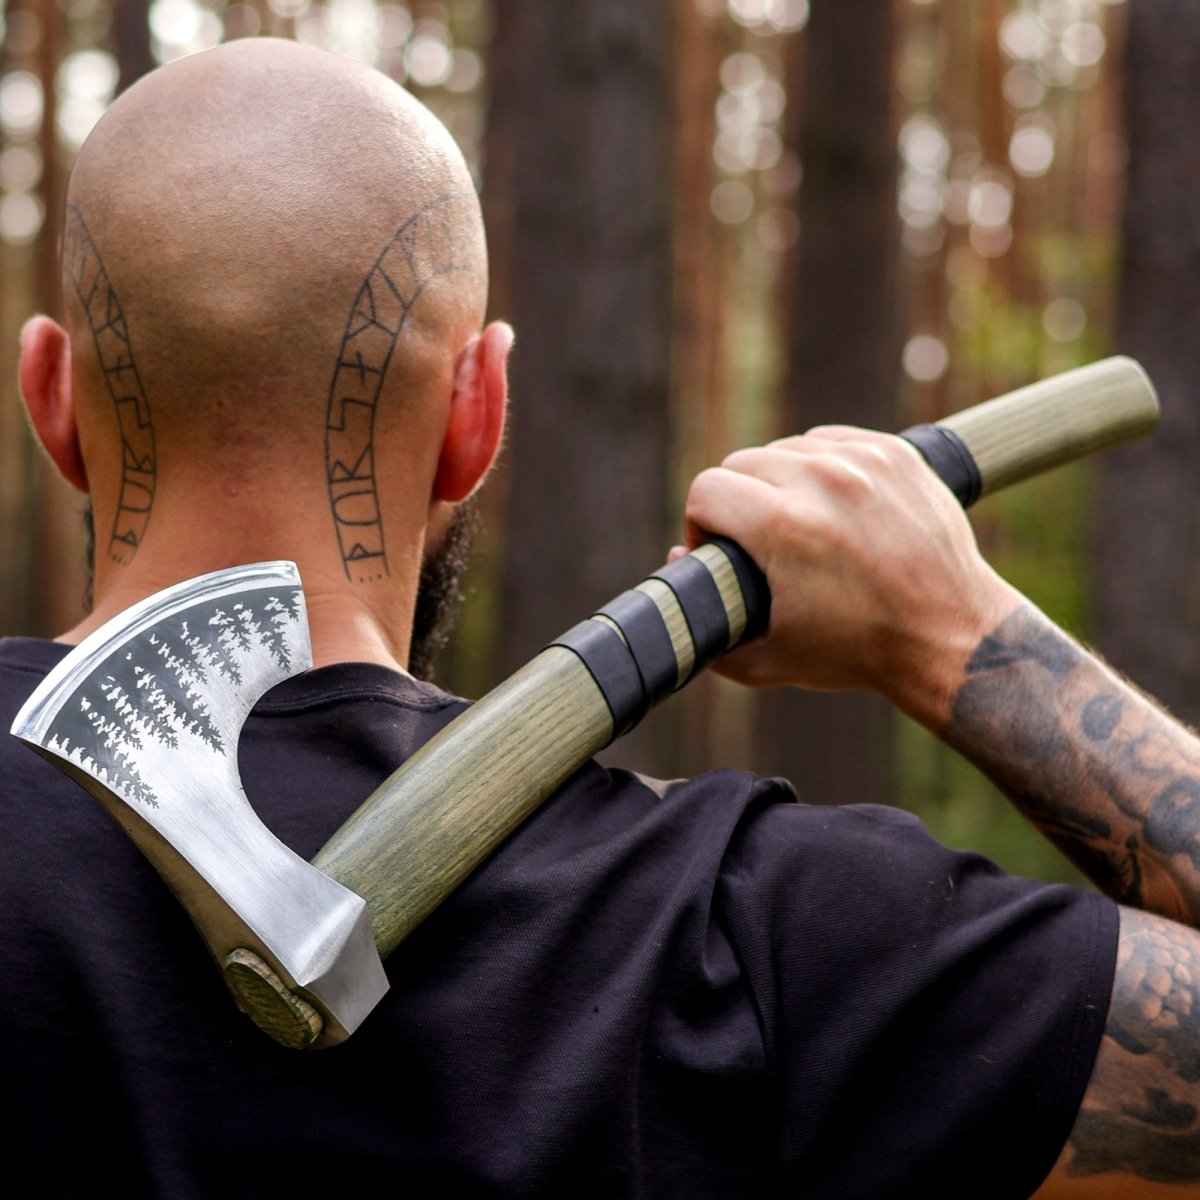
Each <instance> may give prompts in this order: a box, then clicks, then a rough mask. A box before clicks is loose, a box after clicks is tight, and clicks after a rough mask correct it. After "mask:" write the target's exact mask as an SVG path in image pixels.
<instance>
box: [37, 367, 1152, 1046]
mask: <svg viewBox="0 0 1200 1200" xmlns="http://www.w3.org/2000/svg"><path fill="white" fill-rule="evenodd" d="M1157 414H1158V404H1157V400H1156V398H1155V394H1154V389H1153V387H1152V385H1151V383H1150V381H1149V379H1148V378H1147V377H1146V375H1145V373H1144V372H1143V371H1142V369H1141V368H1140V367H1139V366H1138V365H1137V364H1136V363H1135V362H1133V361H1132V360H1130V359H1128V358H1110V359H1106V360H1104V361H1102V362H1098V363H1094V364H1092V365H1091V366H1087V367H1082V368H1080V369H1078V370H1075V371H1069V372H1066V373H1065V374H1062V375H1058V376H1055V377H1053V378H1051V379H1047V380H1044V381H1043V382H1041V383H1036V384H1033V385H1032V386H1030V387H1026V388H1022V389H1021V390H1019V391H1016V392H1013V393H1011V394H1009V395H1006V396H1002V397H999V398H998V399H995V400H992V401H989V402H987V403H985V404H981V405H979V406H977V407H975V408H971V409H968V410H966V411H964V412H961V413H958V414H957V415H955V416H952V417H948V418H947V419H946V420H944V421H940V422H938V423H937V424H935V425H921V426H917V427H915V428H913V429H909V430H907V431H905V433H904V434H903V435H902V436H903V437H905V438H907V439H908V440H909V441H910V442H911V443H912V444H913V445H915V446H916V447H917V448H918V449H919V450H920V451H921V453H922V454H923V455H924V456H925V458H926V459H927V461H928V462H929V464H930V465H931V466H932V468H933V469H934V470H935V471H936V472H937V474H938V475H939V476H940V477H941V478H942V479H943V481H944V482H945V483H946V484H947V486H949V487H950V488H951V489H952V490H953V491H954V493H955V495H956V496H958V498H959V499H960V500H961V501H962V503H963V504H964V505H969V504H971V503H973V502H974V501H975V500H976V499H978V498H979V497H980V496H984V495H987V494H989V493H991V492H994V491H997V490H998V489H1000V488H1002V487H1005V486H1007V485H1008V484H1010V483H1015V482H1017V481H1018V480H1021V479H1025V478H1027V477H1029V476H1031V475H1034V474H1036V473H1038V472H1040V471H1043V470H1047V469H1048V468H1050V467H1053V466H1055V465H1057V464H1059V463H1063V462H1066V461H1068V460H1070V459H1074V458H1077V457H1079V456H1081V455H1083V454H1085V453H1088V452H1090V451H1092V450H1097V449H1100V448H1101V447H1104V446H1108V445H1111V444H1113V443H1115V442H1120V441H1124V440H1127V439H1130V438H1133V437H1136V436H1138V435H1140V434H1142V433H1145V432H1147V431H1148V430H1149V429H1151V428H1152V427H1153V426H1154V424H1155V421H1156V420H1157ZM303 604H304V600H303V593H302V592H301V590H300V584H299V579H298V577H297V574H296V571H295V568H294V566H293V565H292V564H290V563H260V564H256V565H254V566H250V567H241V568H234V569H231V570H229V571H219V572H216V573H214V574H212V575H206V576H203V577H201V578H199V579H195V580H190V581H188V582H186V583H182V584H178V585H176V586H175V587H172V588H168V589H167V590H166V591H164V592H160V593H158V594H156V595H155V596H151V597H149V598H148V599H147V600H144V601H142V602H141V603H140V604H138V605H136V606H134V608H132V609H130V610H129V611H128V612H126V613H124V614H122V615H121V616H120V617H117V618H115V619H114V620H113V621H111V622H109V623H108V624H107V625H105V626H104V627H103V628H102V629H100V630H97V631H96V632H95V633H94V634H92V635H91V636H90V637H89V638H88V639H87V640H86V641H84V642H83V643H81V644H80V645H79V646H78V647H76V648H75V650H74V651H73V652H72V653H71V654H70V655H69V656H68V657H67V658H66V659H65V660H64V661H63V662H62V663H61V664H60V665H59V666H58V667H57V668H56V669H55V671H54V672H52V673H51V675H50V676H48V677H47V678H46V680H45V681H44V682H43V683H42V685H41V686H40V687H39V688H38V690H37V691H36V692H35V693H34V694H33V696H31V697H30V699H29V701H28V703H27V704H26V705H25V707H24V708H23V709H22V710H21V712H20V713H19V714H18V717H17V720H16V723H15V724H14V726H13V733H14V734H15V735H16V736H17V737H19V738H22V739H23V740H25V741H26V742H28V743H29V744H30V745H31V746H33V747H34V749H36V750H38V751H39V752H40V753H42V754H43V755H44V756H45V757H47V758H49V759H50V760H51V761H53V762H54V763H55V764H56V765H57V766H59V767H61V768H62V769H63V770H65V771H67V772H68V773H69V774H71V775H72V776H74V777H75V778H77V779H78V780H79V781H80V782H81V783H83V785H84V786H85V787H87V788H88V790H89V791H91V792H92V793H93V795H95V796H96V797H97V798H98V799H100V800H101V802H102V803H103V804H105V806H106V807H107V808H108V809H109V811H110V812H111V813H112V815H113V816H114V817H115V818H116V819H117V821H118V822H119V823H120V824H121V825H122V826H123V827H124V828H125V829H126V831H127V832H128V833H129V834H130V836H131V837H133V839H134V840H135V841H136V842H137V843H138V845H139V846H140V847H141V848H142V850H143V851H144V852H145V853H146V855H147V856H148V857H149V858H150V860H151V861H152V862H153V863H154V865H155V866H156V868H157V869H158V870H159V872H160V873H161V874H162V875H163V876H164V878H165V879H166V880H167V882H168V883H169V884H170V885H171V887H172V889H173V890H174V891H175V892H176V894H177V895H178V896H179V897H180V899H181V900H182V901H183V903H184V904H185V906H186V907H187V908H188V911H189V913H190V914H191V916H192V919H193V921H194V922H195V923H196V925H197V927H198V928H199V929H200V932H201V934H202V935H203V937H204V939H205V940H206V942H207V943H208V945H209V948H210V950H211V951H212V953H213V954H214V956H215V958H216V959H217V962H218V963H219V964H220V965H221V966H222V968H223V971H224V974H225V979H226V982H227V983H228V985H229V986H230V989H231V990H232V991H233V993H234V995H235V997H236V999H237V1001H238V1003H239V1004H240V1005H241V1007H242V1008H243V1009H244V1010H245V1011H246V1012H247V1013H249V1015H250V1016H251V1017H252V1018H253V1020H254V1021H255V1022H256V1023H257V1024H258V1025H260V1026H261V1027H262V1028H263V1029H264V1030H265V1031H266V1032H267V1033H269V1034H270V1035H271V1036H272V1037H274V1038H275V1039H276V1040H277V1041H279V1042H281V1043H283V1044H284V1045H288V1046H294V1047H306V1046H323V1045H330V1044H333V1043H335V1042H338V1041H341V1040H343V1039H345V1038H346V1037H348V1036H349V1034H350V1033H351V1032H353V1030H354V1029H355V1028H356V1027H357V1025H358V1024H359V1023H360V1022H361V1021H362V1019H363V1018H364V1017H365V1016H366V1014H367V1013H368V1012H369V1011H370V1010H371V1008H372V1007H373V1006H374V1005H375V1003H377V1001H378V1000H379V998H380V997H381V996H382V994H383V992H384V991H385V990H386V988H387V980H386V977H385V976H384V973H383V968H382V964H381V959H382V958H385V957H386V956H387V955H388V954H389V953H390V952H391V951H392V950H393V949H395V947H396V946H397V945H398V944H399V943H400V941H401V940H403V938H404V937H405V936H406V935H407V934H408V933H409V932H410V931H411V930H412V929H413V928H414V927H415V926H416V925H418V924H419V923H420V922H421V921H422V920H423V919H424V918H425V917H426V916H428V915H429V913H430V912H432V911H433V909H435V908H436V907H437V906H438V904H440V903H441V902H442V901H443V900H444V899H445V898H446V897H447V896H449V895H450V894H451V893H452V892H453V891H454V889H455V888H456V887H457V886H458V885H459V884H460V883H462V882H463V880H465V879H466V877H467V876H468V875H469V874H470V873H471V872H472V871H473V870H474V869H475V868H476V867H477V866H479V864H480V863H481V862H483V860H484V859H485V858H486V857H487V856H488V855H489V854H491V852H492V851H493V850H495V849H496V848H497V847H498V846H499V845H500V843H501V842H503V841H504V840H505V838H507V837H508V836H509V834H511V833H512V832H513V830H514V829H515V828H516V827H517V826H518V825H519V824H520V823H521V822H523V821H524V820H525V819H526V818H527V817H528V816H529V815H530V814H531V813H532V812H533V811H534V810H535V809H536V808H537V807H538V806H539V805H540V804H541V803H542V802H543V801H544V800H545V799H546V798H547V797H549V796H550V795H551V794H552V793H553V792H554V791H555V790H556V789H557V788H558V787H559V786H560V785H561V784H562V783H564V782H565V781H566V779H567V778H568V777H569V776H570V775H571V774H573V773H574V772H575V771H576V770H577V769H578V768H579V767H580V766H581V765H582V764H583V763H584V762H586V761H587V760H588V759H589V758H590V757H591V756H592V755H593V754H595V753H596V752H597V751H599V750H601V749H603V748H604V747H605V746H606V745H608V743H609V742H611V741H612V740H613V739H614V738H615V737H618V736H620V735H621V734H622V733H624V732H626V731H627V730H629V729H631V728H632V727H633V726H634V725H635V724H636V723H637V722H638V721H639V720H640V719H641V717H642V716H643V715H644V714H645V713H646V712H647V711H648V709H649V708H650V707H651V706H653V705H654V704H656V703H657V702H658V701H660V700H662V699H663V698H665V697H666V696H667V695H669V694H670V693H671V692H673V691H676V690H678V688H680V687H682V686H683V685H684V684H685V683H686V682H687V681H688V680H689V679H691V678H693V677H694V676H695V675H696V674H697V673H698V672H699V671H701V670H703V669H704V667H705V666H707V665H708V664H710V663H711V662H712V661H713V660H715V659H716V658H718V657H719V656H720V655H722V654H724V653H725V652H726V651H727V650H730V649H732V648H733V647H734V646H736V645H737V644H738V643H739V642H741V641H742V640H743V639H745V638H748V637H752V636H754V635H755V634H756V633H760V632H762V631H763V630H764V629H765V628H766V626H767V621H768V618H769V613H770V594H769V592H768V589H767V585H766V580H765V579H764V577H763V575H762V573H761V572H760V571H759V570H758V568H757V567H756V566H755V565H754V563H753V562H751V561H750V559H749V558H748V557H747V556H746V554H745V553H744V552H743V551H742V550H740V549H739V548H738V547H737V546H736V545H734V544H733V543H732V542H729V541H727V540H722V539H719V538H718V539H714V540H713V541H712V542H708V543H706V544H704V545H703V546H700V547H699V548H698V549H696V550H695V551H694V552H693V553H691V554H688V555H686V556H684V557H682V558H680V559H678V560H676V561H675V562H673V563H671V564H670V565H668V566H665V567H663V568H662V569H660V570H658V571H655V572H654V573H653V574H652V575H650V576H649V577H648V578H647V579H645V580H644V581H643V582H642V583H640V584H639V585H638V586H637V587H636V588H633V589H632V590H631V591H628V592H624V593H622V594H621V595H620V596H618V597H617V598H616V599H615V600H613V601H612V602H611V603H610V604H607V605H605V606H604V608H602V609H600V610H599V611H598V612H597V613H595V614H594V615H593V616H591V617H590V618H588V619H587V620H586V621H584V622H582V623H581V624H579V625H576V626H575V627H574V628H573V629H571V630H569V631H568V632H567V633H566V634H564V635H563V636H562V637H561V638H558V639H557V640H556V641H554V642H553V643H551V644H550V645H549V646H548V647H547V648H546V649H545V650H543V651H542V652H541V653H540V654H539V655H538V656H537V657H536V658H534V659H533V660H532V661H531V662H530V663H528V664H527V665H526V666H525V667H523V668H522V669H521V670H520V671H518V672H517V673H516V674H515V675H513V676H512V677H511V678H509V679H508V680H507V681H506V682H504V683H502V684H501V685H500V686H499V687H497V688H496V689H495V690H493V691H492V692H490V693H489V694H488V695H487V696H485V697H484V698H483V699H482V700H480V701H479V702H478V703H476V704H475V705H473V706H472V707H471V708H470V709H468V710H467V711H466V712H464V713H463V714H462V715H460V716H459V717H458V718H457V719H456V720H454V721H453V722H452V723H451V724H450V725H448V726H447V727H446V728H445V729H444V730H443V731H442V732H441V733H440V734H438V735H437V736H436V737H434V738H432V739H431V740H430V741H429V742H428V743H426V744H425V745H424V746H423V747H422V748H421V749H420V750H419V751H418V752H417V753H416V754H414V755H413V756H412V757H411V758H410V759H409V760H408V761H407V762H405V763H404V765H403V766H401V767H400V768H399V769H398V770H397V771H396V772H395V773H394V774H393V775H392V776H391V777H390V778H388V779H387V780H386V781H385V782H384V783H383V784H382V785H381V786H380V787H379V788H377V789H376V791H375V792H374V793H373V794H372V795H371V796H370V797H368V799H367V800H366V801H365V802H364V803H363V805H362V806H361V807H360V808H359V809H358V810H357V812H355V813H354V815H353V816H351V817H350V819H349V820H348V821H346V823H345V824H344V825H343V826H342V827H341V829H339V830H338V831H337V833H335V834H334V836H333V837H332V838H331V839H330V840H329V841H328V842H327V843H326V845H325V846H324V847H323V848H322V850H321V851H320V853H318V854H317V856H316V857H315V858H314V859H313V861H312V863H311V864H309V863H306V862H304V861H303V860H302V859H300V858H299V857H298V856H296V855H295V854H293V853H292V852H291V851H290V850H288V849H287V848H286V847H285V846H283V845H282V844H281V843H279V842H278V841H277V840H276V839H275V838H274V837H273V835H271V834H270V833H269V832H268V831H267V830H266V829H265V827H263V825H262V824H261V822H260V821H259V820H258V818H257V817H256V816H255V815H254V813H253V810H252V809H251V808H250V805H249V802H248V801H247V800H246V797H245V795H244V793H243V792H242V789H241V784H240V781H239V779H238V777H237V766H236V749H237V737H238V731H239V730H240V728H241V724H242V721H243V720H244V719H245V716H246V714H247V713H248V712H249V711H250V709H251V707H252V706H253V704H254V703H255V702H256V700H257V699H258V697H259V696H261V695H262V694H263V692H265V691H266V690H267V689H268V688H269V687H272V686H274V684H275V683H277V682H279V681H280V680H281V679H283V678H284V677H286V676H287V675H291V674H295V673H296V672H297V671H299V670H302V669H304V668H305V667H306V666H307V665H308V662H309V658H310V655H309V651H308V634H307V625H306V622H305V616H304V608H303Z"/></svg>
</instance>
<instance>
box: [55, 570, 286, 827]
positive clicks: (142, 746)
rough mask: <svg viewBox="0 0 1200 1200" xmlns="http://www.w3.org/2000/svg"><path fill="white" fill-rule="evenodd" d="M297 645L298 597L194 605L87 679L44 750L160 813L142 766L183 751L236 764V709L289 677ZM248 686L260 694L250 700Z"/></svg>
mask: <svg viewBox="0 0 1200 1200" xmlns="http://www.w3.org/2000/svg"><path fill="white" fill-rule="evenodd" d="M304 644H305V641H304V612H303V603H302V599H301V592H300V589H299V588H298V587H287V586H280V587H272V588H262V589H257V590H253V591H245V592H241V593H238V594H236V595H226V596H222V597H220V598H218V599H213V600H207V601H204V602H201V603H198V604H195V605H192V606H191V607H189V608H187V609H186V610H184V611H183V612H180V613H176V614H174V615H173V616H169V617H163V618H162V619H160V620H158V621H156V622H155V623H154V624H153V625H152V626H151V627H150V628H148V629H146V630H144V631H143V632H142V633H140V634H139V635H138V636H137V637H134V638H131V639H130V640H129V641H127V642H125V643H124V644H123V645H122V646H120V648H119V649H117V650H115V651H114V652H113V653H112V654H111V655H109V657H108V658H107V659H106V660H105V661H104V662H103V664H102V665H101V666H100V667H98V668H97V670H95V671H94V672H93V673H92V674H90V675H89V676H87V678H86V679H85V680H84V681H83V683H82V684H81V685H80V686H79V688H78V689H77V690H76V691H75V693H74V694H73V695H72V696H71V697H70V698H69V699H68V700H67V701H66V702H65V703H64V704H63V705H62V706H61V708H60V709H59V711H58V713H57V715H56V716H55V718H54V720H53V722H52V723H51V726H50V729H49V731H48V734H47V737H46V741H45V745H46V748H47V749H49V750H52V751H54V752H55V753H56V754H57V755H58V756H59V757H61V758H64V759H66V760H68V761H69V762H71V763H73V764H75V765H76V766H77V767H79V768H81V769H82V770H84V771H85V772H87V774H89V775H91V776H92V777H93V778H95V779H97V780H99V781H100V782H101V783H102V784H104V785H105V786H106V787H107V788H108V789H109V791H111V792H113V793H115V794H116V795H118V796H120V797H121V798H122V799H123V800H125V801H126V802H128V803H131V804H135V803H136V804H142V805H146V806H149V807H151V808H155V807H158V803H159V800H158V797H157V796H156V795H155V793H154V790H153V788H152V786H151V785H150V783H148V782H147V779H148V778H153V777H154V776H153V773H152V772H149V771H144V770H143V768H144V767H145V765H146V763H147V761H148V760H149V759H153V758H157V757H158V755H159V754H160V753H161V752H164V751H165V752H167V753H168V754H178V752H179V751H180V749H181V748H185V749H186V748H190V749H192V750H193V751H199V752H200V753H202V754H207V755H209V756H216V757H218V758H223V759H229V758H232V759H233V760H234V761H235V763H236V754H237V734H238V729H239V727H240V724H241V719H242V716H243V711H242V706H246V707H248V705H249V704H250V703H253V701H254V700H256V699H257V698H258V695H260V694H261V693H262V692H263V691H265V690H266V689H267V688H269V687H272V686H273V685H274V684H275V683H278V682H280V680H282V679H284V678H286V677H287V676H288V675H290V674H292V673H293V670H294V665H293V664H294V663H295V661H296V659H297V657H298V655H297V650H298V648H299V647H301V646H302V645H304ZM247 680H249V681H251V682H253V683H255V684H257V688H256V690H255V693H254V695H253V696H247V695H246V682H247ZM239 702H240V703H239Z"/></svg>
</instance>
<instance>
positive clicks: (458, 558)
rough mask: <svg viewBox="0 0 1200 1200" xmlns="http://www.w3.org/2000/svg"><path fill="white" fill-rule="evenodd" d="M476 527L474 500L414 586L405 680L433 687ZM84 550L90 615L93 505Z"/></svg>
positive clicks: (88, 508)
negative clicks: (409, 679) (413, 680)
mask: <svg viewBox="0 0 1200 1200" xmlns="http://www.w3.org/2000/svg"><path fill="white" fill-rule="evenodd" d="M478 524H479V504H478V501H477V500H476V499H475V497H474V496H471V497H469V498H468V499H466V500H464V501H463V502H462V503H461V504H460V505H459V506H458V508H457V509H456V510H455V513H454V517H453V519H452V521H451V522H450V528H449V529H447V530H446V534H445V536H444V537H443V538H442V542H441V545H440V546H436V547H434V549H433V551H432V553H430V554H427V555H426V556H425V561H424V562H423V563H422V564H421V575H420V579H419V581H418V584H417V604H416V609H415V611H414V612H413V628H412V645H411V647H410V649H409V652H408V670H409V674H410V675H413V676H415V677H416V678H417V679H423V680H426V681H427V682H430V683H432V682H433V679H434V670H435V667H436V665H437V658H438V655H439V654H440V653H441V650H442V647H443V646H445V645H446V643H447V642H448V641H449V640H450V631H451V630H452V629H453V628H454V622H455V621H456V620H457V619H458V610H459V609H460V608H461V607H462V601H463V591H462V577H463V573H464V572H465V571H466V569H467V563H468V560H469V559H470V556H471V542H472V540H473V539H474V537H475V528H476V526H477V525H478ZM83 531H84V549H85V553H86V556H87V582H86V584H85V586H84V593H83V607H84V611H85V612H91V610H92V599H93V597H92V586H93V583H94V580H95V576H96V522H95V519H94V517H93V514H92V502H91V500H88V501H86V502H85V504H84V506H83Z"/></svg>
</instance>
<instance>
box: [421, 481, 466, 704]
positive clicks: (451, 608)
mask: <svg viewBox="0 0 1200 1200" xmlns="http://www.w3.org/2000/svg"><path fill="white" fill-rule="evenodd" d="M478 524H479V504H478V502H477V500H476V499H475V497H474V496H471V497H469V498H468V499H466V500H464V501H463V502H462V503H461V504H460V505H459V506H458V508H457V509H455V512H454V517H453V519H452V520H451V522H450V528H449V529H447V530H446V533H445V536H444V537H443V538H442V541H441V544H440V545H438V546H435V547H433V549H432V552H430V553H427V554H426V555H425V561H424V562H423V563H422V564H421V576H420V580H419V582H418V584H417V606H416V610H415V611H414V612H413V626H412V645H411V646H410V647H409V651H408V671H409V674H410V675H413V676H415V677H416V678H417V679H424V680H426V681H427V682H432V681H433V679H434V668H435V667H436V665H437V657H438V654H439V653H440V652H441V650H442V647H443V646H445V644H446V643H447V642H448V641H449V640H450V631H451V630H452V629H453V628H454V622H455V621H456V620H457V619H458V612H459V609H460V608H461V607H462V601H463V590H462V577H463V573H464V572H465V571H466V569H467V563H468V560H469V559H470V556H471V542H472V539H473V538H474V536H475V528H476V526H477V525H478Z"/></svg>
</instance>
